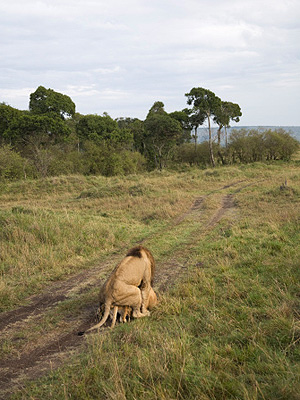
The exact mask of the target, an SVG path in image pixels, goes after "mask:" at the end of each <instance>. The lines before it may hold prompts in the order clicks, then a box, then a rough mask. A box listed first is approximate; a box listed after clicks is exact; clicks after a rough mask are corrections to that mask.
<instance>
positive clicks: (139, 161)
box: [0, 86, 299, 180]
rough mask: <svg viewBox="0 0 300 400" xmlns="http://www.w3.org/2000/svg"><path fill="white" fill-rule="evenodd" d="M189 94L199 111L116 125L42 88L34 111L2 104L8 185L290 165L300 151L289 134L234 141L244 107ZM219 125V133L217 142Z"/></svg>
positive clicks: (0, 151) (159, 112) (0, 168)
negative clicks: (185, 168) (203, 137)
mask: <svg viewBox="0 0 300 400" xmlns="http://www.w3.org/2000/svg"><path fill="white" fill-rule="evenodd" d="M186 96H187V103H188V105H190V106H192V107H191V108H185V109H184V110H182V111H174V112H172V113H167V112H166V111H165V110H164V104H163V103H162V102H160V101H157V102H155V103H154V104H153V106H152V107H151V108H150V110H149V112H148V115H147V117H146V119H145V121H141V120H139V119H137V118H117V119H115V120H114V119H113V118H111V117H110V116H109V115H108V114H107V113H104V114H103V115H97V114H93V115H81V114H79V113H76V112H75V104H74V102H73V101H72V99H71V98H70V97H69V96H67V95H63V94H61V93H58V92H55V91H54V90H52V89H46V88H44V87H43V86H39V87H38V88H37V89H36V91H35V92H34V93H31V95H30V101H29V110H28V111H21V110H18V109H15V108H13V107H11V106H9V105H7V104H5V103H1V104H0V179H1V180H4V179H5V180H6V179H8V180H17V179H23V178H25V179H26V178H40V177H47V176H59V175H62V174H63V175H66V174H83V175H104V176H112V175H127V174H130V173H136V172H143V171H146V170H152V169H156V168H158V169H163V168H164V167H166V166H168V167H178V166H181V165H199V166H201V167H206V166H213V167H214V166H216V165H225V164H233V163H249V162H254V161H265V160H267V161H269V160H289V159H290V158H291V156H292V155H293V154H294V153H295V152H296V151H297V150H298V148H299V142H298V141H297V140H296V139H294V138H293V137H292V136H291V135H290V134H289V133H287V132H285V131H283V130H269V131H265V132H263V133H261V132H259V131H256V130H250V131H246V130H237V131H235V132H234V133H232V134H231V135H230V136H229V137H227V128H228V127H229V126H230V122H231V121H234V122H238V121H239V119H240V117H241V115H242V113H241V109H240V106H239V105H238V104H235V103H231V102H228V101H222V100H221V99H220V98H219V97H217V96H216V95H215V94H214V93H213V92H211V91H209V90H207V89H203V88H193V89H192V90H191V91H190V92H189V93H187V94H186ZM205 121H207V124H208V129H209V139H208V141H207V142H204V143H201V144H198V141H197V139H198V135H197V129H198V127H199V126H201V125H202V124H203V123H204V122H205ZM212 122H214V123H215V124H217V125H218V127H219V128H218V131H217V134H216V137H215V138H214V137H213V134H212V130H211V124H212ZM222 136H223V137H224V140H223V141H222V140H221V138H222ZM221 142H222V143H223V142H224V145H222V144H221Z"/></svg>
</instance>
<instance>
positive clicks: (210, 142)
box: [207, 115, 216, 167]
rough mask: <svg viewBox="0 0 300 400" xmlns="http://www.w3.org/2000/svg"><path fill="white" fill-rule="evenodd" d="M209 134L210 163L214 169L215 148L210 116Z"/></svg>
mask: <svg viewBox="0 0 300 400" xmlns="http://www.w3.org/2000/svg"><path fill="white" fill-rule="evenodd" d="M207 120H208V134H209V139H208V144H209V156H210V161H211V165H212V166H213V167H215V166H216V163H215V159H214V153H213V146H212V137H211V136H212V135H211V126H210V116H209V115H208V118H207Z"/></svg>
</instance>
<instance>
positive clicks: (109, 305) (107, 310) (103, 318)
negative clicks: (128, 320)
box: [86, 302, 118, 332]
mask: <svg viewBox="0 0 300 400" xmlns="http://www.w3.org/2000/svg"><path fill="white" fill-rule="evenodd" d="M110 308H111V303H110V302H109V303H106V304H105V309H104V314H103V317H102V319H101V321H100V322H99V323H98V324H96V325H94V326H92V327H91V328H90V329H88V330H87V331H86V332H90V331H93V330H94V329H99V328H100V327H101V326H102V325H104V324H105V322H106V321H107V318H108V317H109V312H110ZM117 310H118V308H117Z"/></svg>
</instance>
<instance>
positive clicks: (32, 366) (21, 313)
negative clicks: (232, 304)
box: [0, 181, 249, 399]
mask: <svg viewBox="0 0 300 400" xmlns="http://www.w3.org/2000/svg"><path fill="white" fill-rule="evenodd" d="M233 186H238V188H237V189H235V193H238V192H239V191H240V190H242V189H243V188H245V187H247V186H249V185H247V184H243V181H238V182H233V183H232V184H230V185H227V186H225V187H222V188H219V189H217V190H215V191H214V192H211V193H210V194H208V195H206V196H203V197H199V198H196V199H195V201H194V203H193V205H192V206H191V207H190V209H188V210H187V211H186V212H185V213H184V214H183V215H181V216H180V217H178V218H177V219H176V220H174V221H173V222H172V223H171V224H170V227H171V226H176V225H178V224H180V223H182V222H183V221H184V220H185V219H186V218H197V217H199V214H200V213H202V212H204V211H203V210H202V208H203V201H204V199H205V198H206V197H208V196H210V195H212V194H213V193H217V192H222V191H224V190H226V189H227V188H230V187H233ZM234 208H235V204H234V194H224V195H223V197H222V204H221V206H220V207H219V208H218V209H217V210H216V211H215V212H214V214H213V216H212V217H211V218H210V220H209V221H208V222H207V223H206V224H205V225H204V226H202V227H201V230H202V231H203V234H205V233H207V232H208V231H210V230H211V229H212V228H213V227H214V226H215V225H216V224H217V223H218V222H219V221H220V220H221V218H222V217H223V216H224V215H225V214H228V213H230V212H231V211H233V210H234ZM146 239H148V238H145V239H144V240H146ZM144 240H143V241H144ZM143 241H141V243H142V242H143ZM191 245H192V243H191ZM120 258H122V255H121V256H120V254H114V255H112V256H110V258H109V261H106V262H105V261H104V262H103V263H102V264H101V265H97V266H96V267H93V268H91V269H89V270H86V271H83V272H81V273H79V274H77V275H75V276H72V277H71V278H69V279H67V280H65V281H62V282H58V283H55V284H53V285H51V287H49V288H48V289H47V290H45V291H44V292H43V293H41V294H40V295H37V296H33V297H31V298H30V299H29V301H28V305H25V306H23V307H20V308H18V309H15V310H12V311H8V312H4V313H2V314H0V333H1V340H3V338H4V339H5V337H7V335H10V337H13V336H14V335H17V332H18V331H19V329H20V327H24V326H26V325H27V324H28V323H29V322H31V323H32V321H39V319H40V318H42V317H43V315H44V314H45V313H46V312H47V311H49V310H55V309H56V308H57V307H58V305H59V304H61V302H63V301H65V300H68V299H69V298H70V296H74V294H75V295H76V293H83V292H85V291H88V290H90V289H91V288H93V287H99V286H100V284H101V280H100V279H99V275H100V274H101V275H102V276H103V275H108V274H109V272H110V271H111V270H112V268H113V267H114V266H115V264H116V263H117V262H118V261H119V260H120ZM186 268H187V266H186V265H185V264H184V263H183V264H179V263H178V262H177V261H175V259H174V260H172V259H169V261H168V262H167V263H164V264H163V265H158V266H157V273H156V277H155V283H154V288H155V289H156V290H157V291H158V292H163V291H165V290H167V288H169V287H170V285H171V284H172V283H174V282H175V281H176V279H177V278H178V277H179V276H180V275H182V274H183V272H184V270H185V269H186ZM95 306H96V304H95V302H93V304H86V305H85V308H82V309H81V311H80V315H78V314H77V315H75V316H72V317H71V318H68V319H67V320H66V321H65V327H64V329H61V330H59V329H58V330H56V331H55V332H51V333H49V334H45V337H44V338H43V335H41V338H40V340H38V341H37V342H36V343H34V344H33V345H31V344H28V346H25V348H24V349H23V350H22V351H21V352H20V353H19V354H16V355H15V356H10V357H9V358H6V359H3V360H1V362H0V399H7V398H8V397H9V394H10V393H12V392H13V391H14V390H16V388H17V387H19V386H22V383H23V382H24V380H27V379H35V378H37V377H39V376H41V375H43V374H45V373H46V372H48V371H49V370H51V369H54V368H56V367H58V366H59V365H60V364H61V361H62V360H63V359H65V357H66V354H69V353H70V352H71V351H72V350H74V349H78V348H79V347H80V346H82V345H84V343H85V340H84V338H82V337H79V336H78V335H77V332H78V331H84V330H86V329H87V328H88V327H89V326H91V324H93V323H94V320H95ZM16 340H17V339H16Z"/></svg>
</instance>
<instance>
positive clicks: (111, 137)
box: [76, 113, 133, 146]
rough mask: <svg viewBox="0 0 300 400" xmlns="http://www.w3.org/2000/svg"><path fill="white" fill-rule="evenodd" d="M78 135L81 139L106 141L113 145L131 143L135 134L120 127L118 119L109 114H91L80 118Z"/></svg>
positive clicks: (77, 127) (98, 142) (77, 128)
mask: <svg viewBox="0 0 300 400" xmlns="http://www.w3.org/2000/svg"><path fill="white" fill-rule="evenodd" d="M76 131H77V135H78V137H79V138H80V140H81V141H86V140H89V141H93V142H95V143H97V144H100V143H103V142H106V144H112V145H115V146H116V145H118V144H122V145H125V144H126V145H127V144H131V143H132V140H133V135H132V133H131V132H129V130H128V129H123V130H121V129H119V126H118V123H117V121H115V120H113V119H112V118H111V117H110V116H109V115H108V114H106V113H104V114H103V116H102V115H97V114H90V115H84V116H83V117H82V118H80V120H79V122H78V124H77V126H76Z"/></svg>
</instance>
